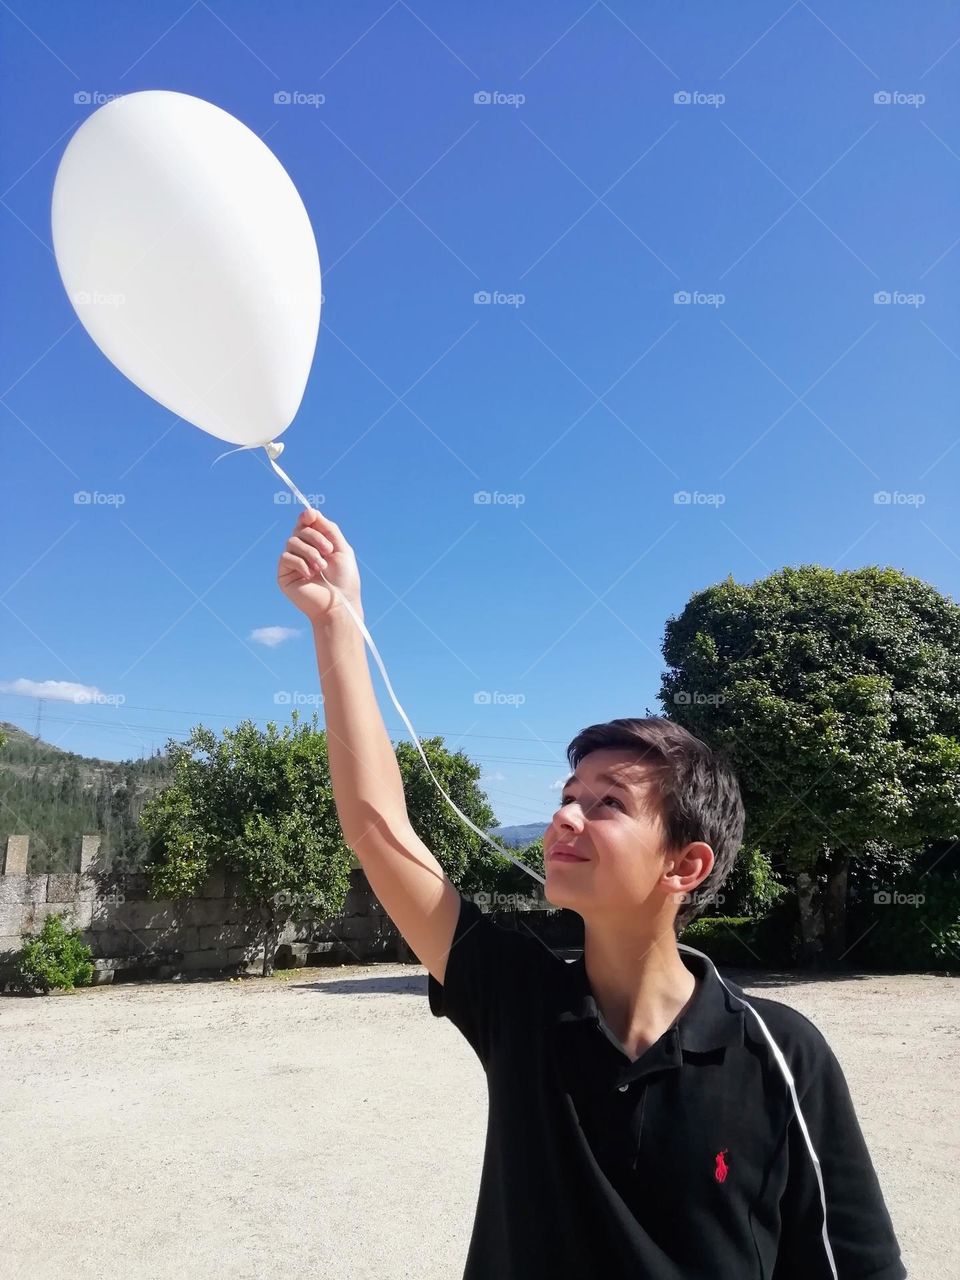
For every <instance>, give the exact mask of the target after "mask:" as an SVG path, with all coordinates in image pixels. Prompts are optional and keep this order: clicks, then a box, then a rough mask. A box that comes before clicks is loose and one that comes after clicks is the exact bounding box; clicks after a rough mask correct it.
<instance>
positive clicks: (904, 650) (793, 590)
mask: <svg viewBox="0 0 960 1280" xmlns="http://www.w3.org/2000/svg"><path fill="white" fill-rule="evenodd" d="M663 654H664V657H665V659H666V661H667V664H668V668H669V669H668V671H667V672H666V673H665V674H664V677H663V682H662V686H661V690H660V700H661V703H662V706H663V708H664V711H665V714H667V715H669V716H670V717H671V718H672V719H674V720H677V721H679V722H680V723H681V724H683V725H684V726H685V727H686V728H688V729H689V730H690V731H691V732H692V733H694V734H696V735H697V736H698V737H701V738H703V739H704V740H705V741H708V742H709V743H710V744H711V745H712V746H714V747H722V748H724V749H726V751H727V752H728V754H729V756H730V758H731V760H732V762H733V764H734V766H735V768H736V769H737V772H738V776H739V778H740V784H741V789H742V791H743V796H744V803H745V806H746V810H747V829H746V831H745V833H744V841H745V844H747V845H757V846H759V847H761V848H763V849H765V850H767V851H769V852H770V853H771V854H773V855H776V856H777V858H778V861H779V863H780V865H781V866H782V867H783V868H785V870H786V872H787V874H788V875H789V876H791V877H792V878H793V880H794V883H795V886H796V889H797V893H798V900H799V905H800V920H801V933H802V938H803V948H804V955H805V957H806V958H807V959H808V960H815V958H816V956H817V955H818V954H820V953H821V952H824V953H825V954H826V956H827V957H838V956H840V955H841V954H842V952H843V950H844V948H845V927H844V926H845V903H846V885H847V874H848V871H849V867H850V864H851V859H856V858H858V857H859V856H862V855H863V854H864V853H865V852H866V851H867V850H868V849H869V850H875V849H876V847H877V845H878V844H879V845H890V846H893V847H897V848H899V849H910V848H917V849H919V848H920V847H921V846H922V845H923V844H924V843H925V842H927V841H929V840H931V839H940V838H954V837H956V836H957V833H958V832H960V606H958V605H957V604H956V603H954V602H953V601H952V600H950V599H948V598H946V597H945V596H943V595H941V594H940V593H939V592H938V591H936V590H935V589H934V588H933V587H931V586H930V585H929V584H928V583H925V582H922V581H920V580H919V579H917V578H911V577H907V576H906V575H904V574H903V573H901V572H899V571H898V570H895V569H891V568H886V569H881V568H875V567H874V568H864V569H854V570H846V571H843V572H835V571H834V570H831V569H824V568H821V567H820V566H818V565H803V566H801V567H799V568H787V569H783V570H781V571H780V572H779V573H774V574H771V575H770V576H769V577H767V578H764V579H761V580H760V581H757V582H755V583H753V584H751V585H749V586H741V585H739V584H738V583H735V582H734V581H733V579H732V578H728V579H727V580H726V581H724V582H722V583H720V584H718V585H716V586H713V587H710V588H708V589H707V590H706V591H702V592H699V593H697V594H696V595H694V596H693V597H692V598H691V600H690V602H689V603H688V604H687V606H686V608H685V609H684V610H683V612H682V614H680V616H679V617H676V618H671V619H670V620H669V621H668V623H667V626H666V632H665V638H664V643H663Z"/></svg>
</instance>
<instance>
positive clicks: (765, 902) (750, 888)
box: [720, 845, 789, 916]
mask: <svg viewBox="0 0 960 1280" xmlns="http://www.w3.org/2000/svg"><path fill="white" fill-rule="evenodd" d="M720 893H721V894H722V898H721V901H722V903H723V914H724V915H725V916H763V915H766V913H767V912H768V911H770V910H771V909H772V908H773V907H774V906H775V905H776V904H777V902H779V901H780V899H781V898H783V896H784V895H785V894H787V893H789V890H788V888H787V886H786V885H784V884H782V883H781V882H780V881H779V880H778V879H777V877H776V875H774V872H773V868H772V867H771V865H770V858H769V857H768V855H767V854H765V853H763V852H762V850H760V849H758V848H756V847H752V846H746V845H745V846H744V847H743V848H742V849H741V850H740V852H739V853H738V854H737V857H736V861H735V862H734V864H733V867H732V868H731V870H730V874H729V875H728V876H727V878H726V880H725V881H724V883H723V887H722V888H721V890H720Z"/></svg>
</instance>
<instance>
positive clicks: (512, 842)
mask: <svg viewBox="0 0 960 1280" xmlns="http://www.w3.org/2000/svg"><path fill="white" fill-rule="evenodd" d="M549 825H550V824H549V822H528V823H526V824H525V825H524V826H521V827H491V828H490V835H492V836H498V837H499V838H500V839H501V840H502V841H503V843H504V844H505V845H506V846H507V848H508V849H522V848H523V847H524V845H528V844H533V842H534V840H539V839H540V837H541V836H542V835H543V833H544V832H545V831H546V829H547V827H548V826H549Z"/></svg>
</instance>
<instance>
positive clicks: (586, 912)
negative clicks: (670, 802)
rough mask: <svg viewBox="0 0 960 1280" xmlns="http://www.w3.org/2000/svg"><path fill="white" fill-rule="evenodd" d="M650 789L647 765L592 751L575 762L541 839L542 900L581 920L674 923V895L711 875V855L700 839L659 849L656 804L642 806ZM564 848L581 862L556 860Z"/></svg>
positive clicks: (632, 758) (623, 754)
mask: <svg viewBox="0 0 960 1280" xmlns="http://www.w3.org/2000/svg"><path fill="white" fill-rule="evenodd" d="M650 785H651V768H650V765H649V764H647V763H645V762H643V761H641V760H639V759H638V758H637V757H636V756H635V755H630V754H629V753H627V752H624V751H621V750H616V749H610V750H603V751H592V752H591V753H590V755H588V756H587V757H586V758H585V759H583V760H581V761H580V764H579V766H578V768H577V771H576V773H575V774H574V775H573V777H572V778H570V779H569V780H568V781H567V783H566V785H565V786H564V788H563V790H562V791H561V793H560V803H559V805H558V807H557V810H556V813H555V814H554V815H553V820H552V822H551V823H550V826H549V827H548V828H547V830H546V831H545V832H544V836H543V856H544V869H545V872H546V885H545V886H544V893H545V896H546V898H547V901H548V902H550V903H551V904H552V905H553V906H557V907H568V908H570V909H571V910H573V911H576V912H577V913H578V914H579V915H581V916H584V917H586V916H598V915H608V916H609V915H617V916H623V917H624V918H625V919H628V920H630V921H632V922H634V923H639V922H640V921H642V920H644V919H646V920H648V921H653V920H654V919H657V920H662V919H663V918H664V916H665V915H669V917H670V918H671V919H672V917H673V915H674V914H675V913H676V910H677V908H678V907H679V906H680V896H679V895H680V894H681V893H691V892H692V891H693V890H694V889H695V888H696V886H697V885H698V884H700V883H701V881H703V880H705V879H706V878H707V876H708V875H709V874H710V871H711V869H712V867H713V860H714V859H713V850H712V849H711V848H710V846H709V845H708V844H705V843H703V842H702V841H698V842H696V843H692V844H689V845H687V847H686V848H685V849H684V850H679V851H678V850H669V849H666V848H665V847H664V843H663V841H664V830H663V826H662V824H661V822H660V818H659V817H658V816H657V813H656V808H655V805H654V806H653V807H648V806H647V805H646V804H645V803H644V799H645V797H646V795H647V794H648V791H649V787H650ZM563 848H569V849H571V850H572V851H573V852H574V853H576V854H579V855H580V857H581V858H583V859H584V861H582V862H576V861H572V860H565V859H562V858H558V857H556V856H555V855H556V853H557V852H558V851H559V850H561V849H563Z"/></svg>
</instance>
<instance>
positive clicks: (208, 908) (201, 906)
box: [180, 898, 228, 925]
mask: <svg viewBox="0 0 960 1280" xmlns="http://www.w3.org/2000/svg"><path fill="white" fill-rule="evenodd" d="M226 905H227V904H225V903H224V901H223V899H222V898H194V899H188V900H187V901H186V902H185V903H184V904H183V909H182V910H181V912H180V920H181V923H182V924H192V925H212V924H216V925H220V924H226V923H227V920H226V917H227V915H228V912H227V909H226Z"/></svg>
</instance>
